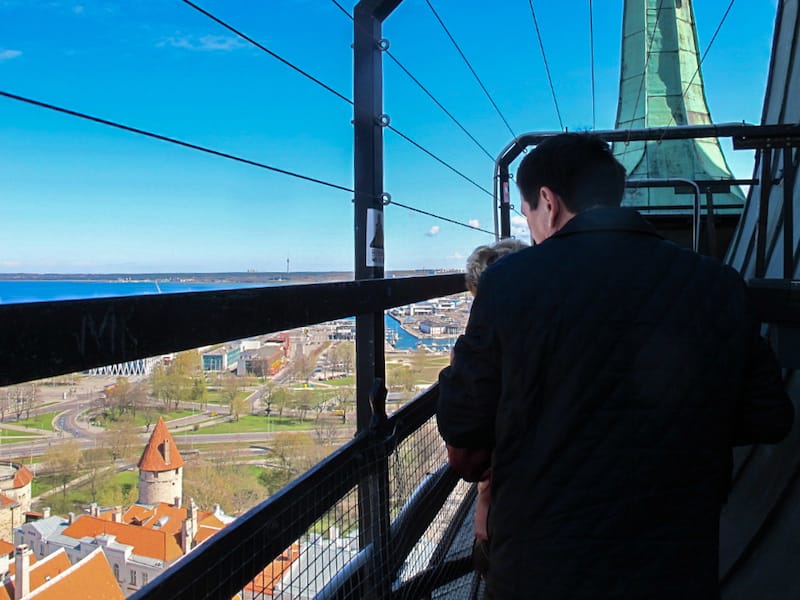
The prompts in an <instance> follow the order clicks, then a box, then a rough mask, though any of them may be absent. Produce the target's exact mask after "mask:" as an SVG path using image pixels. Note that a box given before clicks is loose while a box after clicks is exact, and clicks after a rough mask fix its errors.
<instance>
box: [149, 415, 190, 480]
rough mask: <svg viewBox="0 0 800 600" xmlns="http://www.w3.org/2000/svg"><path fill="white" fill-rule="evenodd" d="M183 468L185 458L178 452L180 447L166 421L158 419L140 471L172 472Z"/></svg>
mask: <svg viewBox="0 0 800 600" xmlns="http://www.w3.org/2000/svg"><path fill="white" fill-rule="evenodd" d="M182 466H183V457H182V456H181V454H180V452H178V446H176V445H175V440H174V439H172V435H171V434H170V432H169V430H168V429H167V425H166V423H164V419H162V418H161V417H158V423H156V426H155V428H154V429H153V434H152V435H151V436H150V441H149V442H147V446H145V449H144V452H142V458H140V459H139V469H140V470H142V471H154V472H159V473H160V472H162V471H171V470H172V469H177V468H179V467H182Z"/></svg>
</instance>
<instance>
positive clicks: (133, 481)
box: [113, 469, 139, 487]
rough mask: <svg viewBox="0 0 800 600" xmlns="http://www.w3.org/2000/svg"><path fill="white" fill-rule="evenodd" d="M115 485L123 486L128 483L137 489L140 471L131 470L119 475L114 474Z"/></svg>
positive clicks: (121, 472)
mask: <svg viewBox="0 0 800 600" xmlns="http://www.w3.org/2000/svg"><path fill="white" fill-rule="evenodd" d="M113 481H114V483H116V484H118V485H120V486H122V485H125V484H126V483H128V484H130V485H132V486H133V487H137V486H138V485H139V471H137V470H136V469H130V470H127V471H120V472H119V473H115V474H114V480H113Z"/></svg>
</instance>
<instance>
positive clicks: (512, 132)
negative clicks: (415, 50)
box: [425, 0, 517, 139]
mask: <svg viewBox="0 0 800 600" xmlns="http://www.w3.org/2000/svg"><path fill="white" fill-rule="evenodd" d="M425 3H426V4H427V5H428V8H430V9H431V12H432V13H433V16H434V17H436V20H437V21H438V22H439V25H441V27H442V30H444V32H445V34H446V35H447V37H448V38H449V39H450V41H451V42H452V44H453V46H454V47H455V49H456V51H457V52H458V54H459V56H461V58H462V60H463V61H464V63H465V64H466V65H467V68H468V69H469V72H470V73H472V76H473V77H475V81H477V82H478V85H479V86H480V87H481V89H482V90H483V93H484V94H486V97H487V98H488V99H489V102H490V103H491V104H492V107H493V108H494V110H495V112H497V115H498V116H499V117H500V119H501V120H502V121H503V124H504V125H505V126H506V129H508V132H509V133H510V134H511V137H513V138H515V139H516V137H517V134H516V133H514V130H513V129H512V128H511V125H509V124H508V120H507V119H506V117H505V115H503V112H502V111H501V110H500V108H499V107H498V106H497V103H496V102H495V101H494V98H492V95H491V94H490V93H489V90H487V89H486V86H485V85H483V82H482V81H481V78H480V77H478V74H477V73H476V72H475V69H473V68H472V64H471V63H470V62H469V59H468V58H467V56H466V55H465V54H464V52H463V51H462V50H461V46H459V45H458V42H456V39H455V38H454V37H453V34H451V33H450V30H449V29H448V28H447V25H445V24H444V21H443V20H442V18H441V17H440V16H439V13H438V12H436V9H435V8H434V7H433V4H431V2H430V0H425Z"/></svg>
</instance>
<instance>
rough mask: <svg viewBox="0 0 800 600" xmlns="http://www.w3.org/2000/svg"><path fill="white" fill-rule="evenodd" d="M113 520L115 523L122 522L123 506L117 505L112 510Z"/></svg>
mask: <svg viewBox="0 0 800 600" xmlns="http://www.w3.org/2000/svg"><path fill="white" fill-rule="evenodd" d="M111 520H112V521H114V523H122V507H121V506H115V507H114V510H112V511H111Z"/></svg>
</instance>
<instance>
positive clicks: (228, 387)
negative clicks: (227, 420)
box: [221, 373, 247, 421]
mask: <svg viewBox="0 0 800 600" xmlns="http://www.w3.org/2000/svg"><path fill="white" fill-rule="evenodd" d="M221 384H222V390H221V391H222V400H223V402H224V403H225V404H227V405H228V406H229V407H230V411H231V412H230V414H231V417H232V418H233V420H234V421H238V420H239V416H240V415H241V414H242V413H243V412H245V411H246V410H247V400H246V399H245V398H241V397H240V396H239V392H240V391H241V389H242V384H241V382H240V381H239V379H238V378H237V377H236V376H235V375H231V374H230V373H228V374H226V375H224V376H223V377H222V380H221Z"/></svg>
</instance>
